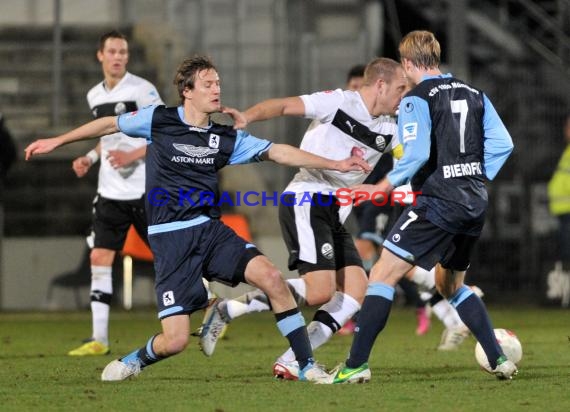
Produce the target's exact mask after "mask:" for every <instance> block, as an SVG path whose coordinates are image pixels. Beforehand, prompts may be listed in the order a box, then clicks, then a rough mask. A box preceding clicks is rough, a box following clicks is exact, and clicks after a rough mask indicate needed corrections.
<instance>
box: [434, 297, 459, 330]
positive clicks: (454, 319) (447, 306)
mask: <svg viewBox="0 0 570 412" xmlns="http://www.w3.org/2000/svg"><path fill="white" fill-rule="evenodd" d="M431 310H432V311H433V313H434V314H435V316H437V318H438V319H439V320H441V321H442V322H443V324H444V325H445V327H446V328H448V329H456V328H458V327H460V326H465V325H464V323H463V322H462V321H461V318H460V317H459V314H458V313H457V310H456V309H455V308H454V307H453V305H452V304H451V303H449V301H448V300H447V299H442V300H440V301H439V302H437V303H436V304H435V305H433V306H432V308H431Z"/></svg>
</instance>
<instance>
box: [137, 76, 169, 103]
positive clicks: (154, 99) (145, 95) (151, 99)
mask: <svg viewBox="0 0 570 412" xmlns="http://www.w3.org/2000/svg"><path fill="white" fill-rule="evenodd" d="M161 104H164V102H163V101H162V99H161V98H160V95H159V94H158V90H156V87H154V85H153V84H152V83H150V82H145V83H144V84H143V86H142V87H141V90H140V96H139V99H138V101H137V105H138V108H139V109H140V108H142V107H146V106H150V105H155V106H159V105H161Z"/></svg>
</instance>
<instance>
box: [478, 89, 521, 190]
mask: <svg viewBox="0 0 570 412" xmlns="http://www.w3.org/2000/svg"><path fill="white" fill-rule="evenodd" d="M483 101H484V105H485V113H484V115H483V133H484V141H483V154H484V165H485V176H486V177H487V179H489V180H493V179H494V178H495V176H496V175H497V173H499V170H500V169H501V167H503V165H504V164H505V162H506V161H507V158H508V157H509V155H510V154H511V152H512V151H513V147H514V145H513V140H512V138H511V135H510V134H509V132H508V131H507V128H506V127H505V125H504V124H503V122H502V120H501V118H500V117H499V115H498V114H497V111H496V110H495V108H494V107H493V104H492V103H491V101H490V100H489V98H488V97H487V96H485V95H483Z"/></svg>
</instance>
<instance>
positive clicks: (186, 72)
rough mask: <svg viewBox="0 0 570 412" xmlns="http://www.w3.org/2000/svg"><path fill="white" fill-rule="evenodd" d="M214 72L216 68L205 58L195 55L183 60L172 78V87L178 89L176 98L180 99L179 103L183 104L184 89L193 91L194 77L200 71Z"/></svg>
mask: <svg viewBox="0 0 570 412" xmlns="http://www.w3.org/2000/svg"><path fill="white" fill-rule="evenodd" d="M210 69H213V70H216V71H217V69H216V66H214V63H213V62H212V60H211V59H210V58H209V57H207V56H202V55H195V56H193V57H190V58H187V59H185V60H184V61H183V62H182V63H180V66H178V69H177V70H176V75H175V76H174V85H175V86H176V88H177V89H178V96H179V97H180V102H181V103H184V95H183V94H182V93H183V92H184V89H186V88H188V89H193V88H194V83H195V81H196V76H197V75H198V73H200V72H201V71H202V70H210Z"/></svg>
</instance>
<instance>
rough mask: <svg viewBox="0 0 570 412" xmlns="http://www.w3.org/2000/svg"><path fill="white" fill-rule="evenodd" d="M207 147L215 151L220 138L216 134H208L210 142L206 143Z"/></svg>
mask: <svg viewBox="0 0 570 412" xmlns="http://www.w3.org/2000/svg"><path fill="white" fill-rule="evenodd" d="M208 146H210V147H211V148H212V149H217V148H218V147H219V146H220V136H218V135H217V134H214V133H211V134H210V141H209V142H208Z"/></svg>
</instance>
